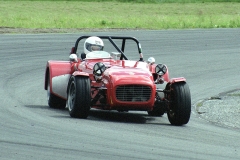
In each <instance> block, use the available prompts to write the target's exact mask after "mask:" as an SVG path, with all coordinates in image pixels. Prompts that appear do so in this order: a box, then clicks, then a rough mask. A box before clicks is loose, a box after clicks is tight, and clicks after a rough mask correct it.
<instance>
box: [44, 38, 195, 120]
mask: <svg viewBox="0 0 240 160" xmlns="http://www.w3.org/2000/svg"><path fill="white" fill-rule="evenodd" d="M90 37H92V36H81V37H79V38H78V39H77V40H76V43H75V46H74V47H72V49H71V52H70V55H69V60H68V61H52V60H50V61H48V62H47V65H46V72H45V85H44V88H45V90H47V96H48V105H49V106H50V107H52V108H65V107H67V108H68V110H69V114H70V116H71V117H76V118H87V117H88V115H89V111H90V109H91V108H95V109H102V110H116V111H131V110H135V111H147V113H148V115H149V116H162V115H163V114H164V113H167V117H168V119H169V121H170V123H171V124H172V125H184V124H187V123H188V122H189V119H190V114H191V95H190V90H189V87H188V85H187V83H186V79H185V78H183V77H179V78H169V72H168V68H167V66H166V65H165V64H161V63H155V59H154V58H153V57H150V58H148V59H147V61H144V60H143V54H142V48H141V45H140V43H139V41H138V40H137V39H136V38H134V37H124V36H98V38H100V39H101V40H102V41H103V42H104V44H106V45H104V49H103V47H102V48H101V49H100V50H98V49H95V50H94V47H92V50H91V51H90V52H88V53H81V52H83V50H82V49H83V48H82V47H88V46H87V44H86V40H87V39H88V38H90ZM84 41H85V42H84ZM94 43H95V42H94ZM97 43H99V42H97V41H96V44H97ZM81 44H83V45H81ZM129 48H130V50H128V49H129ZM133 48H135V49H136V51H133ZM79 50H80V51H79ZM107 50H109V51H111V52H108V51H107ZM127 54H128V55H130V58H132V57H134V56H135V59H136V56H137V57H139V60H138V58H137V59H136V60H129V59H128V57H127ZM132 59H133V58H132ZM159 84H162V85H161V86H163V87H162V88H158V87H157V86H159Z"/></svg>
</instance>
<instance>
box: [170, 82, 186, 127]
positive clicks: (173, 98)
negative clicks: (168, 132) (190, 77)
mask: <svg viewBox="0 0 240 160" xmlns="http://www.w3.org/2000/svg"><path fill="white" fill-rule="evenodd" d="M168 96H169V97H168V98H169V100H170V103H169V108H168V111H167V115H168V120H169V122H170V123H171V124H172V125H176V126H181V125H184V124H187V123H188V121H189V119H190V114H191V95H190V90H189V87H188V85H187V83H185V82H181V83H174V84H173V85H172V86H171V93H170V94H169V95H168Z"/></svg>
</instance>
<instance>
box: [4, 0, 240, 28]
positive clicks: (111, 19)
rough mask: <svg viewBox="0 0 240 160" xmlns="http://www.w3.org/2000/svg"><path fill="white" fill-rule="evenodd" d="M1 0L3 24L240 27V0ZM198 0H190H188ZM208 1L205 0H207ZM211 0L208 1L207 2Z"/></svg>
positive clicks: (28, 26)
mask: <svg viewBox="0 0 240 160" xmlns="http://www.w3.org/2000/svg"><path fill="white" fill-rule="evenodd" d="M119 1H124V0H119ZM119 1H101V0H98V1H97V0H96V1H95V2H86V1H62V0H59V1H15V0H14V1H0V27H15V28H131V29H136V28H137V29H185V28H239V27H240V3H237V2H238V0H235V2H228V3H225V2H224V3H223V2H221V3H220V2H219V3H218V2H214V3H212V2H207V1H199V0H195V1H194V0H185V1H180V0H175V1H174V0H172V1H168V2H179V3H164V2H165V1H167V0H158V1H157V0H156V1H151V0H145V3H135V2H140V1H141V2H143V1H144V0H136V1H130V0H126V1H128V3H123V2H119ZM189 1H191V2H194V3H186V2H189ZM220 1H221V0H220ZM203 2H205V3H203ZM206 2H207V3H206Z"/></svg>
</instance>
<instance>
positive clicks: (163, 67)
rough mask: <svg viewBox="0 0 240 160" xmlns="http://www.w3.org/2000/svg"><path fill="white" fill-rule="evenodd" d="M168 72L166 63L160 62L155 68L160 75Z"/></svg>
mask: <svg viewBox="0 0 240 160" xmlns="http://www.w3.org/2000/svg"><path fill="white" fill-rule="evenodd" d="M166 72H167V66H166V65H165V64H158V65H157V66H156V68H155V73H157V74H158V75H159V76H163V75H164V74H165V73H166Z"/></svg>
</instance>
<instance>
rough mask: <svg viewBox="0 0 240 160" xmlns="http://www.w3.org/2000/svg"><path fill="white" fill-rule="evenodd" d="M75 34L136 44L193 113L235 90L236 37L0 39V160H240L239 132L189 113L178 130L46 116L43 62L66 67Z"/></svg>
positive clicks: (138, 119)
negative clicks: (163, 69) (186, 96)
mask: <svg viewBox="0 0 240 160" xmlns="http://www.w3.org/2000/svg"><path fill="white" fill-rule="evenodd" d="M82 34H91V35H94V34H96V35H105V34H107V35H126V36H135V37H136V38H138V39H139V40H140V42H141V44H142V47H143V52H144V57H145V60H146V59H147V57H149V56H154V57H155V58H156V61H157V62H162V63H165V64H167V66H168V68H169V71H170V76H171V77H179V76H183V77H185V78H187V82H188V84H189V87H190V90H191V95H192V104H193V105H194V104H195V103H196V102H198V101H199V100H201V99H204V98H207V97H210V96H214V95H217V94H218V93H220V92H225V91H229V90H232V89H236V88H239V83H240V82H239V79H240V69H239V60H240V58H239V54H240V53H239V52H240V38H239V37H240V29H210V30H208V29H207V30H166V31H119V32H101V33H99V32H97V33H79V34H37V35H35V34H30V35H18V34H16V35H0V86H1V90H0V95H1V96H0V102H1V103H0V119H1V120H0V135H1V136H0V159H1V160H33V159H34V160H66V159H68V160H71V159H74V160H76V159H84V160H88V159H102V160H113V159H114V160H119V159H124V160H159V159H168V160H171V159H196V160H199V159H218V160H226V159H231V160H234V159H236V160H237V159H240V129H239V128H229V127H224V126H219V125H215V124H213V123H211V122H208V121H206V120H203V119H201V118H200V117H199V116H198V115H197V114H196V113H195V109H194V106H193V107H192V115H191V119H190V122H189V123H188V124H187V125H185V126H182V127H176V126H171V125H170V123H169V121H168V119H167V116H166V115H164V116H163V117H149V116H147V113H146V112H129V113H117V112H114V111H113V112H106V111H105V112H104V111H96V110H92V111H91V113H90V116H89V118H88V119H86V120H82V119H74V118H70V116H69V114H68V111H67V110H56V109H50V108H49V107H48V106H47V97H46V91H45V90H44V89H43V82H44V71H45V65H46V61H47V60H50V59H51V60H67V59H68V53H69V52H70V48H71V47H72V46H73V44H74V42H75V40H76V38H77V37H78V36H79V35H82ZM136 59H138V55H136ZM219 121H221V119H219Z"/></svg>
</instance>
